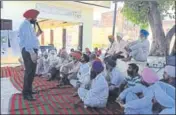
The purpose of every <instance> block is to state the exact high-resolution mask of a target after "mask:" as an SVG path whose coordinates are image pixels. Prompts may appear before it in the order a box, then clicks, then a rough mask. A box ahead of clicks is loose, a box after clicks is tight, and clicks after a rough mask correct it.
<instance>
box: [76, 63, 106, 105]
mask: <svg viewBox="0 0 176 115" xmlns="http://www.w3.org/2000/svg"><path fill="white" fill-rule="evenodd" d="M103 70H104V67H103V64H102V63H101V62H100V61H94V62H93V64H92V68H91V73H90V77H91V86H90V89H87V88H84V87H80V88H79V89H78V96H79V97H80V99H81V100H82V101H83V103H84V107H85V108H86V107H96V108H103V107H106V104H107V100H108V95H109V87H108V83H107V81H106V79H105V76H104V73H103Z"/></svg>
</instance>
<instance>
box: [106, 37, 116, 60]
mask: <svg viewBox="0 0 176 115" xmlns="http://www.w3.org/2000/svg"><path fill="white" fill-rule="evenodd" d="M108 39H109V42H110V46H109V48H108V49H107V50H106V53H105V57H108V56H112V55H114V54H115V52H116V50H117V45H118V44H117V41H115V39H114V37H113V36H112V35H110V36H108Z"/></svg>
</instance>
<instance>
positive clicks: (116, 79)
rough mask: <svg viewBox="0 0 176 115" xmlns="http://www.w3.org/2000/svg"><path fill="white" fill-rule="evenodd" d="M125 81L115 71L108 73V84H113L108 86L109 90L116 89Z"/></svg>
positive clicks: (115, 69)
mask: <svg viewBox="0 0 176 115" xmlns="http://www.w3.org/2000/svg"><path fill="white" fill-rule="evenodd" d="M124 80H125V76H124V75H123V74H122V73H121V72H120V71H119V70H118V69H117V68H114V69H113V70H112V72H111V73H110V83H111V84H113V85H112V86H110V90H113V89H114V88H118V87H119V86H120V85H121V84H122V83H123V82H124Z"/></svg>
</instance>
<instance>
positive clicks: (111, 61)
mask: <svg viewBox="0 0 176 115" xmlns="http://www.w3.org/2000/svg"><path fill="white" fill-rule="evenodd" d="M106 62H107V64H108V65H110V66H111V67H115V66H116V62H115V61H114V60H112V59H107V61H106Z"/></svg>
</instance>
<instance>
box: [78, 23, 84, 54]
mask: <svg viewBox="0 0 176 115" xmlns="http://www.w3.org/2000/svg"><path fill="white" fill-rule="evenodd" d="M78 37H79V38H78V42H79V44H78V48H80V51H82V50H83V25H80V26H79V36H78Z"/></svg>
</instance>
